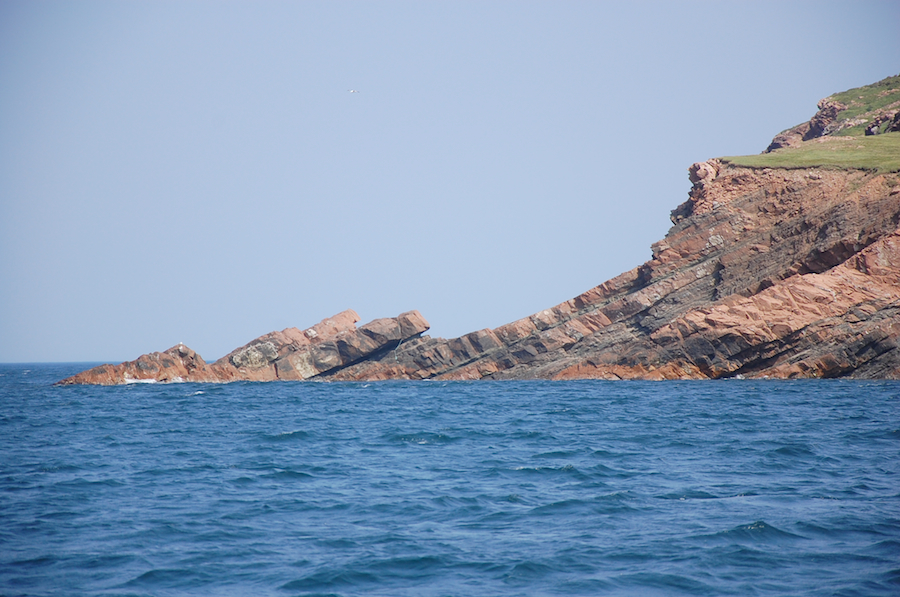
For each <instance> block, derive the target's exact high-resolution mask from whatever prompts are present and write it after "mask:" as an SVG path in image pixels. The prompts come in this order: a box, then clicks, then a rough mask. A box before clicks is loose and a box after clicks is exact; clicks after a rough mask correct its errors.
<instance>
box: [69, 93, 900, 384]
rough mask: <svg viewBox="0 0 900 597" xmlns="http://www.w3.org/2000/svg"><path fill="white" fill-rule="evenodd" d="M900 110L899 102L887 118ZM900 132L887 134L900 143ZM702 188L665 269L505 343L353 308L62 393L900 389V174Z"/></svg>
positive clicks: (708, 182)
mask: <svg viewBox="0 0 900 597" xmlns="http://www.w3.org/2000/svg"><path fill="white" fill-rule="evenodd" d="M889 91H890V92H891V93H894V91H892V90H889ZM883 93H887V92H883ZM883 93H882V95H883ZM860 97H861V96H860ZM819 108H820V109H819V112H818V113H817V114H816V116H815V117H814V118H813V119H812V120H811V121H810V122H808V123H804V124H803V125H799V126H797V127H794V128H793V129H790V130H789V131H786V132H785V133H782V134H781V135H779V136H778V137H776V139H775V140H774V141H773V144H772V145H771V146H770V147H769V151H772V150H774V149H778V148H783V147H789V146H794V145H797V144H801V145H802V144H803V143H806V142H810V141H809V139H815V138H818V137H821V136H823V135H828V134H831V132H834V131H841V130H843V129H845V128H846V127H847V126H857V125H858V123H857V121H856V120H849V119H844V120H840V119H839V118H838V116H839V115H840V114H841V112H842V110H844V109H845V108H846V106H844V105H843V104H840V103H837V102H835V101H833V100H831V99H826V100H823V101H822V102H820V104H819ZM873 114H875V113H873ZM898 114H900V112H897V111H896V106H895V105H894V104H893V103H892V104H888V105H887V106H886V107H883V108H879V109H878V111H877V114H875V116H874V117H875V119H876V121H877V119H879V118H880V119H882V120H884V123H887V122H889V120H890V119H893V120H897V118H898ZM857 120H858V119H857ZM893 120H890V122H893ZM878 122H881V121H878ZM884 123H882V124H884ZM879 126H881V125H879ZM891 126H893V125H892V124H891V125H890V126H883V127H882V128H884V129H885V132H883V133H880V134H891V135H900V132H893V129H892V128H891ZM879 131H881V129H879ZM846 138H847V139H851V138H850V137H846ZM689 177H690V181H691V182H692V184H693V186H692V188H691V191H690V193H689V197H688V200H687V201H685V202H684V203H683V204H681V205H680V206H678V207H677V208H676V209H675V210H673V211H672V214H671V218H672V222H673V224H674V226H673V227H672V228H671V229H670V230H669V232H668V234H667V235H666V237H665V238H664V239H663V240H661V241H659V242H657V243H655V244H654V245H652V250H653V257H652V259H651V260H650V261H648V262H646V263H644V264H643V265H641V266H639V267H636V268H634V269H632V270H631V271H628V272H625V273H624V274H621V275H619V276H617V277H615V278H613V279H612V280H609V281H607V282H604V283H603V284H600V285H599V286H596V287H594V288H592V289H590V290H588V291H587V292H584V293H582V294H581V295H579V296H577V297H575V298H573V299H571V300H569V301H566V302H564V303H562V304H560V305H557V306H555V307H553V308H550V309H546V310H544V311H541V312H540V313H536V314H534V315H531V316H529V317H525V318H523V319H520V320H518V321H514V322H512V323H509V324H506V325H503V326H500V327H498V328H495V329H484V330H479V331H477V332H472V333H470V334H467V335H465V336H462V337H459V338H453V339H450V340H445V339H443V338H431V337H429V336H424V335H422V334H423V332H425V331H426V330H427V329H428V323H427V322H426V321H425V320H424V318H422V316H421V315H420V314H419V313H418V312H417V311H411V312H408V313H404V314H402V315H400V316H399V317H397V318H393V319H378V320H375V321H373V322H371V323H368V324H366V325H363V326H360V327H359V328H357V327H356V326H355V324H356V322H357V321H358V320H359V317H358V316H357V315H356V313H355V312H353V311H344V312H343V313H340V314H338V315H336V316H334V317H332V318H330V319H327V320H325V321H323V322H321V323H319V324H317V325H315V326H313V327H312V328H308V329H306V330H304V331H301V330H298V329H297V328H289V329H286V330H283V331H281V332H272V333H270V334H267V335H265V336H262V337H260V338H257V339H256V340H254V341H253V342H251V343H249V344H247V345H245V346H242V347H241V348H238V349H237V350H235V351H233V352H232V353H230V354H228V355H226V356H225V357H223V358H222V359H219V360H218V361H216V362H214V363H212V364H209V365H208V364H206V363H205V362H204V361H203V359H202V358H200V356H199V355H197V354H196V353H195V352H194V351H192V350H190V349H189V348H187V347H184V346H181V345H179V346H176V347H173V348H170V349H169V350H167V351H165V352H162V353H151V354H148V355H144V356H142V357H140V358H138V359H137V360H135V361H131V362H129V363H122V364H121V365H117V366H113V365H104V366H101V367H97V368H95V369H91V370H89V371H86V372H84V373H80V374H78V375H76V376H74V377H71V378H69V379H66V380H63V382H61V383H66V384H69V383H95V384H118V383H131V382H135V381H179V380H180V381H235V380H254V381H270V380H277V379H279V380H308V379H314V380H331V381H341V380H354V381H360V380H385V379H455V380H475V379H538V378H541V379H583V378H600V379H708V378H722V377H775V378H796V377H854V378H893V379H900V174H898V173H896V172H878V171H866V170H852V169H827V168H804V169H786V168H748V167H741V166H737V165H734V164H731V163H729V162H727V161H725V160H717V159H714V160H709V161H706V162H701V163H697V164H694V165H692V166H691V167H690V169H689Z"/></svg>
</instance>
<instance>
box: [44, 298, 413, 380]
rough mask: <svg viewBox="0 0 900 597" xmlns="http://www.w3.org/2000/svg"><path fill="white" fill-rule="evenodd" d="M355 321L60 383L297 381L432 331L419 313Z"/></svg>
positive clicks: (174, 351)
mask: <svg viewBox="0 0 900 597" xmlns="http://www.w3.org/2000/svg"><path fill="white" fill-rule="evenodd" d="M357 321H359V315H357V314H356V312H355V311H352V310H347V311H343V312H341V313H338V314H337V315H335V316H334V317H331V318H329V319H325V320H323V321H321V322H320V323H317V324H316V325H314V326H312V327H311V328H307V329H305V330H299V329H297V328H287V329H285V330H282V331H280V332H271V333H269V334H266V335H264V336H260V337H259V338H257V339H256V340H254V341H252V342H250V343H249V344H246V345H244V346H241V347H240V348H238V349H236V350H234V351H232V352H230V353H229V354H227V355H225V356H224V357H222V358H221V359H219V360H218V361H216V362H214V363H211V364H207V363H206V362H205V361H204V360H203V359H202V358H201V357H200V355H198V354H197V353H196V352H194V351H193V350H191V349H190V348H188V347H186V346H184V345H183V344H179V345H177V346H173V347H172V348H170V349H168V350H166V351H164V352H154V353H150V354H145V355H142V356H141V357H139V358H138V359H136V360H134V361H130V362H127V363H122V364H120V365H101V366H99V367H94V368H93V369H89V370H87V371H84V372H82V373H79V374H77V375H74V376H72V377H69V378H67V379H64V380H62V381H61V382H59V383H60V384H63V385H68V384H100V385H116V384H127V383H141V382H143V383H152V382H179V381H185V382H188V381H190V382H228V381H239V380H245V381H274V380H292V381H299V380H304V379H310V378H313V377H317V376H321V375H323V374H326V373H329V372H333V371H335V370H337V369H341V368H344V367H347V366H350V365H353V364H354V363H356V362H358V361H360V360H363V359H367V358H377V357H378V356H380V355H382V354H386V353H388V352H390V351H391V350H392V349H396V348H397V347H398V346H400V345H401V344H402V343H403V341H405V340H409V339H411V338H415V337H417V336H419V335H421V334H422V332H424V331H426V330H428V327H429V326H428V322H427V321H425V318H424V317H422V315H421V314H420V313H419V312H418V311H409V312H407V313H402V314H400V315H399V316H397V317H393V318H384V319H376V320H374V321H371V322H369V323H367V324H365V325H362V326H360V327H356V322H357Z"/></svg>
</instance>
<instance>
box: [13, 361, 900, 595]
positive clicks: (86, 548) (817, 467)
mask: <svg viewBox="0 0 900 597" xmlns="http://www.w3.org/2000/svg"><path fill="white" fill-rule="evenodd" d="M87 366H88V365H86V364H34V365H19V364H16V365H0V405H2V406H0V496H2V497H0V595H4V596H13V595H35V596H37V595H54V596H55V595H67V596H78V595H105V596H112V595H123V596H124V595H129V596H144V595H154V596H168V595H213V596H217V595H223V596H224V595H254V596H267V595H272V596H293V595H308V596H311V595H318V596H324V595H343V596H350V595H383V596H388V595H389V596H454V595H477V596H482V595H484V596H513V595H522V596H539V595H642V596H643V595H667V596H668V595H710V596H712V595H715V596H718V595H741V596H745V595H846V596H850V595H898V594H900V383H898V382H878V381H839V380H823V381H750V380H732V381H708V382H603V381H576V382H544V381H531V382H474V383H468V382H437V381H433V382H378V383H310V382H307V383H290V382H288V383H282V382H272V383H243V382H241V383H232V384H187V383H185V384H167V385H162V384H158V385H146V384H135V385H129V386H119V387H93V386H67V387H57V386H54V385H52V384H53V382H55V381H58V380H59V379H62V378H64V377H66V376H68V375H71V374H73V373H76V372H78V371H80V370H82V369H84V368H86V367H87Z"/></svg>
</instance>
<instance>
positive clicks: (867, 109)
mask: <svg viewBox="0 0 900 597" xmlns="http://www.w3.org/2000/svg"><path fill="white" fill-rule="evenodd" d="M826 99H827V100H832V101H835V102H839V103H840V104H843V105H844V106H846V108H844V109H842V110H841V111H840V112H838V113H837V116H836V118H835V119H834V121H833V122H832V123H831V124H830V125H829V126H828V128H826V131H833V132H831V133H828V134H826V135H825V136H822V137H819V138H816V139H811V140H809V141H803V142H800V141H799V134H798V135H797V142H798V143H799V145H798V146H795V147H782V148H781V149H777V150H775V151H773V152H771V153H763V154H760V155H747V156H730V157H724V158H722V160H723V161H725V162H729V163H732V164H735V165H738V166H748V167H751V168H812V167H826V168H853V169H862V170H873V171H879V172H900V132H893V133H887V132H885V131H887V129H888V127H889V126H890V121H891V118H892V117H893V115H894V113H895V112H897V111H898V110H900V75H897V76H893V77H888V78H886V79H882V80H881V81H878V82H877V83H873V84H871V85H865V86H863V87H857V88H855V89H849V90H847V91H843V92H841V93H835V94H834V95H831V96H829V97H828V98H826ZM872 123H880V126H879V127H878V128H879V131H880V132H881V134H878V135H871V136H866V135H865V129H866V127H867V126H870V125H871V124H872ZM797 128H799V127H795V129H797ZM795 129H792V130H795ZM792 144H793V143H792Z"/></svg>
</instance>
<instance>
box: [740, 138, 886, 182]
mask: <svg viewBox="0 0 900 597" xmlns="http://www.w3.org/2000/svg"><path fill="white" fill-rule="evenodd" d="M722 161H723V162H728V163H730V164H734V165H735V166H746V167H748V168H815V167H824V168H839V169H858V170H875V171H879V172H900V133H886V134H883V135H873V136H871V137H820V138H818V139H813V140H811V141H806V142H805V143H803V144H802V145H801V146H800V147H785V148H783V149H778V150H776V151H773V152H772V153H762V154H759V155H744V156H729V157H723V158H722Z"/></svg>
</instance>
